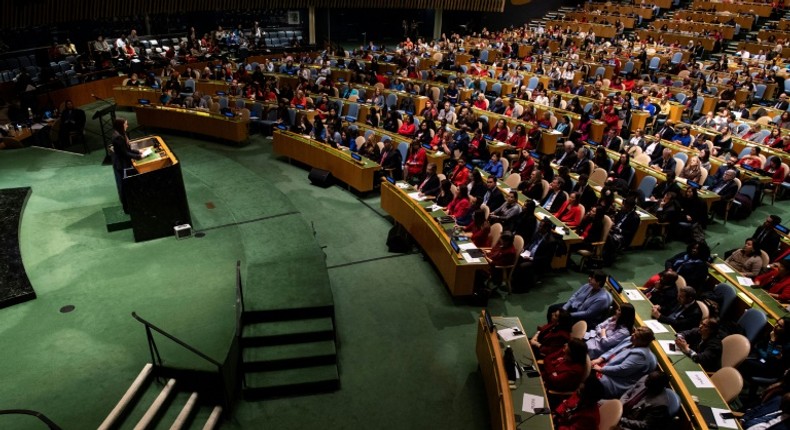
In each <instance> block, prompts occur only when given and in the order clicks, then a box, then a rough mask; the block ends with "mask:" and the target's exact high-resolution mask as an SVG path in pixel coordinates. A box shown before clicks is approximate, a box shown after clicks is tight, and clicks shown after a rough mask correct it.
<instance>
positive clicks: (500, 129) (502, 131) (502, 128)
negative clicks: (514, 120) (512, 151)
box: [489, 118, 510, 142]
mask: <svg viewBox="0 0 790 430" xmlns="http://www.w3.org/2000/svg"><path fill="white" fill-rule="evenodd" d="M489 134H490V135H491V140H496V141H498V142H506V141H507V136H508V134H510V130H508V128H507V123H505V120H504V119H502V118H500V119H499V121H497V122H496V124H495V125H494V129H493V130H491V131H490V132H489Z"/></svg>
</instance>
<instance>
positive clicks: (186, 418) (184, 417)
mask: <svg viewBox="0 0 790 430" xmlns="http://www.w3.org/2000/svg"><path fill="white" fill-rule="evenodd" d="M197 400H198V393H192V395H190V396H189V400H187V401H186V403H185V404H184V407H183V408H181V412H179V413H178V416H177V417H176V419H175V421H173V425H171V426H170V430H181V429H183V428H187V425H188V424H189V422H190V418H191V416H192V413H193V412H194V411H195V410H196V409H197V408H198V407H199V406H197Z"/></svg>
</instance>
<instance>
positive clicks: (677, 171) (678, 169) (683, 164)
mask: <svg viewBox="0 0 790 430" xmlns="http://www.w3.org/2000/svg"><path fill="white" fill-rule="evenodd" d="M684 167H686V162H685V161H683V160H681V159H680V158H675V176H677V177H678V178H679V177H680V172H682V171H683V168H684Z"/></svg>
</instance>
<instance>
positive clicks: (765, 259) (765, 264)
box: [760, 249, 771, 268]
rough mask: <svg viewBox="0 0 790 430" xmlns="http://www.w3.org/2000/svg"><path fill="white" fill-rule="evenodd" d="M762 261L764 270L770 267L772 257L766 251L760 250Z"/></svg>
mask: <svg viewBox="0 0 790 430" xmlns="http://www.w3.org/2000/svg"><path fill="white" fill-rule="evenodd" d="M760 259H761V260H763V268H766V267H768V264H769V263H770V262H771V257H769V256H768V253H767V252H765V250H764V249H761V250H760Z"/></svg>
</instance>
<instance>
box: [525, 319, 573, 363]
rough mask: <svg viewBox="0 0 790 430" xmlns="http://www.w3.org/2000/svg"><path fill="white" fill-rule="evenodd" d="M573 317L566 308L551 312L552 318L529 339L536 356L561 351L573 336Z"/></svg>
mask: <svg viewBox="0 0 790 430" xmlns="http://www.w3.org/2000/svg"><path fill="white" fill-rule="evenodd" d="M572 327H573V317H571V313H570V312H568V311H567V310H565V309H557V310H556V311H554V312H553V313H552V314H551V320H550V321H549V322H548V323H547V324H545V325H542V326H540V327H538V331H537V332H535V334H534V335H533V336H532V339H530V340H529V344H530V346H531V347H532V351H533V352H534V353H535V356H536V357H538V358H540V357H545V356H548V355H551V354H552V353H554V352H557V351H561V350H562V348H563V347H564V346H565V344H566V343H568V340H570V338H571V328H572Z"/></svg>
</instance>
